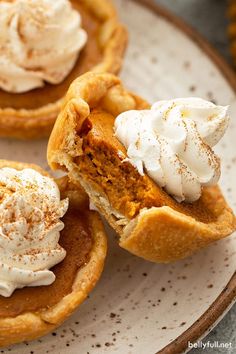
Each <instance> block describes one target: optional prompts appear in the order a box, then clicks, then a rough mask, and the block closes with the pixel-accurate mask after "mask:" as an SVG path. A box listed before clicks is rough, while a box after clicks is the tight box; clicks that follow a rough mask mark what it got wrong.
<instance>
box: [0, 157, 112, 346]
mask: <svg viewBox="0 0 236 354" xmlns="http://www.w3.org/2000/svg"><path fill="white" fill-rule="evenodd" d="M60 194H61V197H62V198H65V199H63V200H60ZM68 205H69V206H68ZM60 218H62V220H60ZM0 229H1V232H0V255H1V257H0V258H1V270H0V346H6V345H10V344H13V343H17V342H21V341H25V340H32V339H35V338H37V337H40V336H42V335H45V334H46V333H48V332H50V331H52V330H53V329H54V328H55V327H58V326H59V325H60V324H61V323H62V322H63V321H64V320H65V319H66V318H67V317H68V316H69V315H70V314H71V313H72V312H73V311H74V310H75V309H76V308H77V307H78V306H79V305H80V304H81V303H82V302H83V301H84V300H85V298H86V297H87V295H88V294H89V292H90V291H91V290H92V289H93V287H94V286H95V284H96V282H97V281H98V279H99V277H100V275H101V272H102V269H103V264H104V259H105V256H106V248H107V245H106V236H105V233H104V229H103V225H102V222H101V220H100V218H99V216H98V214H97V213H96V212H92V211H89V209H88V197H87V195H86V194H85V192H84V191H83V190H82V189H81V188H79V186H76V188H75V186H74V185H73V184H71V183H69V182H68V179H67V178H66V177H64V178H61V179H58V180H56V181H54V180H53V179H52V178H51V177H50V176H49V175H48V174H47V173H46V172H45V171H44V170H42V169H41V168H40V167H38V166H35V165H28V164H23V163H18V162H11V161H3V160H0Z"/></svg>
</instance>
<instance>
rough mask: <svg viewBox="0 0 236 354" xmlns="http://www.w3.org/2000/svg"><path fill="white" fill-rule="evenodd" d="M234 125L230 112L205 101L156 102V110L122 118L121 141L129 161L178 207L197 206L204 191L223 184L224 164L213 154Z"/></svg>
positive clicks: (117, 124)
mask: <svg viewBox="0 0 236 354" xmlns="http://www.w3.org/2000/svg"><path fill="white" fill-rule="evenodd" d="M228 123H229V116H228V107H223V106H216V105H215V104H213V103H211V102H209V101H206V100H203V99H201V98H195V97H193V98H179V99H174V100H169V101H159V102H156V103H155V104H154V105H153V106H152V107H151V109H150V110H142V111H138V110H131V111H127V112H124V113H121V114H120V115H119V116H118V117H117V118H116V121H115V126H114V130H115V135H116V137H117V138H118V139H119V140H120V142H121V143H122V144H123V145H124V146H125V147H126V149H127V155H128V157H127V159H125V161H129V162H130V163H131V164H132V165H133V166H134V167H136V168H137V170H138V171H139V173H140V175H144V171H145V172H146V173H147V174H148V175H149V176H150V177H151V178H152V179H153V180H154V181H155V182H156V183H157V184H158V185H159V186H160V187H162V188H164V189H165V190H166V192H167V193H168V194H170V195H171V196H172V197H174V198H175V199H176V200H177V201H178V202H182V201H186V202H194V201H196V200H198V199H199V198H200V196H201V193H202V187H203V186H210V185H214V184H216V183H217V182H218V180H219V178H220V159H219V157H218V156H217V155H216V154H215V153H214V151H213V150H212V147H213V146H215V145H216V144H217V143H218V142H219V140H220V139H221V138H222V137H223V135H224V133H225V131H226V129H227V127H228Z"/></svg>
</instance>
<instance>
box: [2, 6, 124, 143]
mask: <svg viewBox="0 0 236 354" xmlns="http://www.w3.org/2000/svg"><path fill="white" fill-rule="evenodd" d="M0 26H1V38H0V136H2V137H14V138H20V139H32V138H41V137H46V136H48V135H49V134H50V132H51V129H52V127H53V124H54V122H55V119H56V117H57V115H58V113H59V110H60V106H61V103H62V100H63V97H64V95H65V93H66V91H67V89H68V87H69V85H70V83H71V82H72V81H73V80H74V79H75V78H76V77H78V76H79V75H81V74H83V73H85V72H87V71H89V70H90V71H96V72H106V71H107V72H112V73H118V72H119V70H120V68H121V65H122V58H123V55H124V51H125V48H126V44H127V32H126V29H125V28H124V26H123V25H122V24H120V23H119V21H118V18H117V15H116V11H115V8H114V6H113V5H112V3H111V1H110V0H96V1H93V0H57V1H54V0H39V1H37V5H36V4H35V2H32V1H31V0H15V1H10V2H9V1H6V0H4V1H1V2H0Z"/></svg>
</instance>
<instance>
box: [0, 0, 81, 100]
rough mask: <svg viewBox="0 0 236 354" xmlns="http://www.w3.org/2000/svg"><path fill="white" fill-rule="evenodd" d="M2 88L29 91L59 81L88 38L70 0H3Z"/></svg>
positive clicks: (0, 34) (0, 13) (0, 4)
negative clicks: (46, 83)
mask: <svg viewBox="0 0 236 354" xmlns="http://www.w3.org/2000/svg"><path fill="white" fill-rule="evenodd" d="M0 29H1V30H0V88H2V89H3V90H5V91H8V92H11V93H21V92H26V91H29V90H32V89H35V88H38V87H42V86H44V85H45V81H46V82H49V83H51V84H59V83H60V82H62V81H63V80H64V79H65V77H66V76H67V75H68V74H69V73H70V71H71V70H72V68H73V67H74V65H75V62H76V60H77V58H78V55H79V52H80V51H81V49H82V48H83V47H84V45H85V43H86V41H87V33H86V32H85V31H84V30H83V29H82V28H81V16H80V14H79V12H78V11H77V10H75V9H73V8H72V4H71V2H70V1H69V0H37V1H36V0H14V1H11V2H9V1H4V0H3V1H0Z"/></svg>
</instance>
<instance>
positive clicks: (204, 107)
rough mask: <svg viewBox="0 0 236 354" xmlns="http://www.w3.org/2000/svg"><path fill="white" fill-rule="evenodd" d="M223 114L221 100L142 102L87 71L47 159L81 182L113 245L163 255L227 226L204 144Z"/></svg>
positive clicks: (110, 79) (214, 136) (150, 256)
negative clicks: (114, 241) (110, 229)
mask: <svg viewBox="0 0 236 354" xmlns="http://www.w3.org/2000/svg"><path fill="white" fill-rule="evenodd" d="M227 124H228V116H227V108H225V107H221V106H215V105H214V104H212V103H210V102H207V101H204V100H202V99H198V98H189V99H182V100H181V99H180V100H172V101H160V102H157V103H156V104H154V105H153V106H152V107H151V108H150V105H149V104H148V103H147V102H146V101H144V100H143V99H141V98H140V97H137V96H136V95H135V94H133V93H130V92H129V91H127V90H126V89H125V88H124V87H123V86H122V83H121V81H120V80H119V79H118V78H117V77H115V76H113V75H111V74H93V73H87V74H85V75H83V76H82V77H80V78H78V79H77V80H75V81H74V83H73V84H72V85H71V87H70V89H69V91H68V93H67V96H66V100H65V104H64V107H63V109H62V111H61V113H60V115H59V117H58V119H57V121H56V123H55V126H54V129H53V131H52V134H51V137H50V140H49V145H48V161H49V164H50V166H51V168H52V169H62V170H66V171H67V172H68V176H69V178H70V180H71V181H73V182H74V183H78V182H79V183H80V184H81V185H82V186H83V187H84V189H85V191H86V192H87V193H88V195H89V196H90V198H91V200H92V202H93V203H94V204H95V206H96V207H97V208H98V209H99V211H100V212H101V213H102V214H103V215H104V216H105V218H106V219H107V221H108V222H109V223H110V225H111V226H112V227H113V228H114V229H115V230H116V231H117V233H118V235H119V237H120V238H119V244H120V246H121V247H123V248H125V249H126V250H128V251H130V252H131V253H133V254H135V255H137V256H140V257H143V258H145V259H147V260H150V261H154V262H170V261H174V260H177V259H180V258H184V257H187V256H189V255H191V254H192V253H194V252H195V251H197V250H198V249H200V248H202V247H204V246H206V245H208V244H210V243H211V242H213V241H216V240H219V239H221V238H223V237H225V236H227V235H229V234H230V233H232V232H233V231H234V230H235V217H234V215H233V213H232V210H231V209H230V208H229V206H228V205H227V203H226V201H225V199H224V197H223V195H222V193H221V191H220V188H219V187H218V186H217V185H216V182H217V180H218V178H219V174H220V161H219V158H218V157H217V156H216V155H215V154H214V152H213V150H212V148H211V146H214V145H215V144H216V142H217V141H218V140H219V139H220V138H221V137H222V135H223V133H224V131H225V129H226V127H227Z"/></svg>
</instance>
